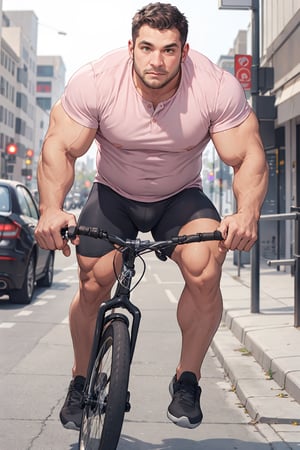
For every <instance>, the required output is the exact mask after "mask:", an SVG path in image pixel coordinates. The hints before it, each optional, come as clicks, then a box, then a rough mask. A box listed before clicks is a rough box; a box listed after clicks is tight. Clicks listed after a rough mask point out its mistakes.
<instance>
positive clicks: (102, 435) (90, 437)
mask: <svg viewBox="0 0 300 450" xmlns="http://www.w3.org/2000/svg"><path fill="white" fill-rule="evenodd" d="M129 367H130V341H129V333H128V328H127V325H126V324H125V323H124V322H123V321H122V320H113V321H112V322H111V323H110V324H109V325H108V326H107V328H106V330H105V331H104V333H103V336H102V338H101V341H100V349H99V352H98V355H97V358H96V361H95V363H94V367H93V371H92V376H91V380H90V384H89V396H88V399H87V402H86V405H85V406H84V409H83V416H82V423H81V429H80V435H79V449H80V450H115V449H116V448H117V445H118V442H119V438H120V434H121V429H122V425H123V420H124V414H125V409H126V403H127V392H128V381H129Z"/></svg>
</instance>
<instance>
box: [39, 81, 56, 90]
mask: <svg viewBox="0 0 300 450" xmlns="http://www.w3.org/2000/svg"><path fill="white" fill-rule="evenodd" d="M51 91H52V83H51V81H38V82H37V84H36V92H51Z"/></svg>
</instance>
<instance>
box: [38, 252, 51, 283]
mask: <svg viewBox="0 0 300 450" xmlns="http://www.w3.org/2000/svg"><path fill="white" fill-rule="evenodd" d="M53 272H54V253H50V255H49V257H48V261H47V266H46V273H45V275H44V276H43V277H42V278H40V279H39V280H38V281H37V285H38V286H40V287H50V286H51V285H52V281H53Z"/></svg>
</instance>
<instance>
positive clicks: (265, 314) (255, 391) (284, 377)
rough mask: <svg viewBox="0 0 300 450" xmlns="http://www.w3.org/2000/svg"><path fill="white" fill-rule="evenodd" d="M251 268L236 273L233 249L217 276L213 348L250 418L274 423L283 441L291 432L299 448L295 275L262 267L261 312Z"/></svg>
mask: <svg viewBox="0 0 300 450" xmlns="http://www.w3.org/2000/svg"><path fill="white" fill-rule="evenodd" d="M282 269H283V268H282ZM250 270H251V269H250V266H249V265H248V266H247V265H246V266H244V267H243V268H242V269H241V272H240V276H237V275H238V271H237V267H236V266H234V265H233V253H229V254H228V256H227V259H226V261H225V264H224V267H223V276H222V281H221V286H222V293H223V300H224V313H223V321H222V324H221V326H220V328H219V330H218V332H217V334H216V336H215V338H214V340H213V343H212V349H213V351H214V352H215V354H216V355H217V357H218V358H219V360H220V362H221V364H222V366H223V367H224V369H225V372H226V373H227V375H228V377H229V378H230V380H231V383H232V387H233V389H234V390H235V391H236V393H237V395H238V397H239V399H240V401H241V403H242V405H243V406H244V407H245V409H246V410H247V412H248V413H249V415H250V417H251V418H252V420H253V422H258V423H268V424H273V428H274V430H276V432H278V431H279V430H281V431H282V433H283V437H282V438H283V440H288V439H285V437H286V436H284V434H285V433H291V432H292V433H293V442H296V443H298V444H299V447H300V329H299V328H295V327H294V278H293V277H292V276H291V274H290V268H286V272H285V271H283V270H282V271H276V269H275V268H269V267H267V266H265V267H261V276H260V311H261V312H260V313H258V314H252V313H251V312H250V299H251V284H250V275H251V272H250ZM290 425H294V427H291V426H290ZM291 430H292V431H291Z"/></svg>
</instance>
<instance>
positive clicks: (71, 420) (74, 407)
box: [59, 375, 85, 431]
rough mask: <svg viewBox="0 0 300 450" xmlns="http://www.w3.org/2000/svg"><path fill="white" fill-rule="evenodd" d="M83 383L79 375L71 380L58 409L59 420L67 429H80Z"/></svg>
mask: <svg viewBox="0 0 300 450" xmlns="http://www.w3.org/2000/svg"><path fill="white" fill-rule="evenodd" d="M84 383H85V378H84V377H82V376H80V375H79V376H77V377H75V378H74V379H73V380H72V381H71V383H70V386H69V390H68V394H67V397H66V400H65V403H64V405H63V407H62V409H61V411H60V414H59V418H60V421H61V423H62V424H63V426H64V427H65V428H67V429H68V430H77V431H79V430H80V426H81V420H82V397H83V388H84Z"/></svg>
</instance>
